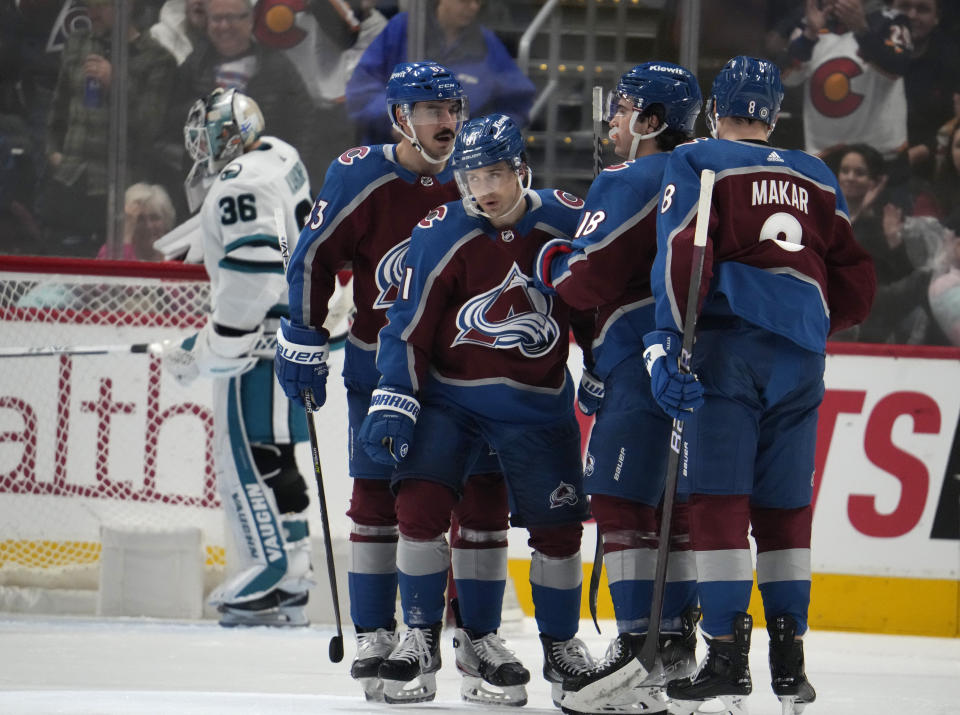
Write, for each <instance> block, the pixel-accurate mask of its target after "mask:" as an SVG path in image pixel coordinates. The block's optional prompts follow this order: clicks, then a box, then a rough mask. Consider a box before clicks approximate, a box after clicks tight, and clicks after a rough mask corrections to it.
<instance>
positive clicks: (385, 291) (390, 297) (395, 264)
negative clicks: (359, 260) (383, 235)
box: [373, 238, 410, 310]
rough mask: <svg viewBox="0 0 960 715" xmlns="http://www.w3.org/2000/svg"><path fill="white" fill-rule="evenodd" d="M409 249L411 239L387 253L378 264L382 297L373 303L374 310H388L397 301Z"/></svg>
mask: <svg viewBox="0 0 960 715" xmlns="http://www.w3.org/2000/svg"><path fill="white" fill-rule="evenodd" d="M408 248H410V239H409V238H408V239H407V240H406V241H401V242H400V243H398V244H397V245H396V246H394V247H393V248H391V249H390V250H389V251H387V252H386V253H385V254H384V256H383V258H381V259H380V262H379V263H378V264H377V272H376V280H377V288H378V289H379V290H380V295H378V296H377V299H376V300H375V301H373V308H374V310H386V309H387V308H389V307H390V306H391V305H393V303H394V301H396V300H397V293H398V292H399V291H400V283H401V282H402V281H403V260H404V259H405V258H406V257H407V249H408Z"/></svg>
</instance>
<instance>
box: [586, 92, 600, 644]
mask: <svg viewBox="0 0 960 715" xmlns="http://www.w3.org/2000/svg"><path fill="white" fill-rule="evenodd" d="M602 131H603V87H601V86H599V85H596V86H595V87H594V88H593V178H594V179H596V178H597V177H598V176H599V175H600V172H601V171H603V137H601V136H600V133H601V132H602ZM596 526H597V548H596V549H594V552H593V568H592V569H591V570H590V589H589V592H588V596H587V604H588V605H589V606H590V615H591V617H592V618H593V626H594V628H596V629H597V633H600V623H598V622H597V594H598V593H599V592H600V572H601V571H602V570H603V537H602V536H601V535H600V525H599V524H597V525H596Z"/></svg>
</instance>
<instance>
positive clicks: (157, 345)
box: [0, 335, 277, 358]
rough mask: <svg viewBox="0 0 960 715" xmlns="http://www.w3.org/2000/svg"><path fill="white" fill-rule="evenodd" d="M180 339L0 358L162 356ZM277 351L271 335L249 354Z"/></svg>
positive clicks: (8, 353)
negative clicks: (133, 354) (144, 354)
mask: <svg viewBox="0 0 960 715" xmlns="http://www.w3.org/2000/svg"><path fill="white" fill-rule="evenodd" d="M180 342H181V340H180V339H174V340H163V341H160V342H154V343H128V344H118V345H41V346H37V347H16V348H0V358H5V357H10V358H20V357H43V356H50V355H109V354H132V353H148V354H150V355H160V356H162V355H163V354H164V353H165V352H168V351H169V350H170V348H171V347H174V346H176V345H179V344H180ZM276 350H277V340H276V338H275V337H274V336H272V335H261V336H260V337H259V338H257V343H256V345H254V347H253V350H252V351H251V352H253V353H257V352H263V353H272V352H276Z"/></svg>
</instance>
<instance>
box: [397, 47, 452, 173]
mask: <svg viewBox="0 0 960 715" xmlns="http://www.w3.org/2000/svg"><path fill="white" fill-rule="evenodd" d="M445 100H455V101H457V102H459V105H457V109H456V114H457V128H456V132H457V133H459V131H460V128H461V127H462V126H463V122H465V121H466V119H467V117H468V116H469V110H468V106H469V105H468V102H467V95H466V93H465V92H464V91H463V86H462V85H461V84H460V80H458V79H457V77H456V75H455V74H454V73H453V72H451V71H450V70H448V69H447V68H446V67H444V66H443V65H441V64H437V63H436V62H428V61H424V62H400V63H399V64H397V65H396V66H394V68H393V73H392V74H391V75H390V79H389V80H387V114H388V115H389V116H390V123H391V124H392V125H393V128H394V129H396V130H397V131H398V132H400V134H402V135H403V136H404V137H406V138H407V139H408V140H410V142H411V143H412V144H413V146H414V147H415V148H416V149H417V151H419V152H420V153H421V154H422V155H423V156H424V158H426V159H427V160H428V161H430V162H432V163H443V162H445V161H446V160H447V159H449V158H450V154H447V155H446V156H444V157H440V158H438V157H431V156H430V155H429V154H427V153H426V152H424V151H423V147H422V146H421V144H420V141H419V139H418V138H417V131H416V125H417V124H428V123H434V122H436V118H435V117H433V116H432V115H430V114H429V113H427V114H423V115H422V116H421V115H420V114H418V113H417V112H416V111H415V107H414V105H416V104H417V102H430V101H434V102H436V101H445ZM398 107H399V109H400V114H401V116H403V118H404V119H406V121H407V124H408V125H409V126H410V133H407V132H406V131H405V130H404V128H403V127H402V126H401V125H400V123H399V122H398V121H397V112H396V110H397V108H398ZM451 151H452V150H451Z"/></svg>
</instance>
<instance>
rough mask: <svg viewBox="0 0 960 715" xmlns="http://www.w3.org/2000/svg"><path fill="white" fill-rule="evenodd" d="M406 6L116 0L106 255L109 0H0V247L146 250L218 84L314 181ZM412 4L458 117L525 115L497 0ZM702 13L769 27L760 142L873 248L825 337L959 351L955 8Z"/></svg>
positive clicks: (374, 129)
mask: <svg viewBox="0 0 960 715" xmlns="http://www.w3.org/2000/svg"><path fill="white" fill-rule="evenodd" d="M412 1H413V0H407V1H406V2H404V0H396V1H394V2H389V1H384V0H132V2H131V5H130V7H131V15H130V17H129V27H128V33H127V37H126V42H127V43H128V46H127V57H128V60H127V64H126V67H125V75H126V86H127V107H126V115H127V134H126V144H127V161H126V171H125V173H126V177H125V185H126V186H127V187H128V188H127V190H126V194H125V197H124V195H123V192H121V197H122V198H125V201H124V202H123V205H124V207H125V210H126V218H125V224H124V231H123V235H122V236H121V237H119V239H118V240H117V241H116V242H115V243H116V245H112V246H110V247H108V246H106V245H105V244H104V241H105V235H106V231H105V228H104V227H105V225H106V213H107V188H108V187H107V180H108V171H107V166H108V158H109V156H108V144H109V141H108V139H109V131H110V96H111V89H112V87H113V86H114V84H115V82H116V81H117V68H116V67H115V62H114V59H113V58H114V57H115V56H116V52H115V51H114V48H113V47H112V43H113V38H112V33H113V27H114V24H115V23H116V22H117V18H116V17H115V14H116V13H115V6H114V0H0V254H2V253H8V254H9V253H15V254H33V255H64V256H81V257H94V256H96V257H101V258H108V257H109V258H123V259H140V260H156V259H157V258H158V255H157V254H156V253H155V252H154V251H153V250H152V249H151V248H150V247H149V246H148V245H147V244H148V243H149V240H148V239H149V237H151V236H155V235H162V233H164V232H166V231H167V230H169V229H170V228H171V227H172V226H175V225H178V224H180V223H182V222H183V221H185V220H186V219H187V218H189V210H188V206H187V202H186V199H185V196H184V190H183V181H184V178H185V177H186V175H187V172H188V171H189V169H190V161H189V158H188V157H187V155H186V153H185V151H184V148H183V141H182V133H183V124H184V120H185V118H186V115H187V111H188V109H189V108H190V106H191V104H192V103H193V102H194V101H195V100H196V99H197V98H199V97H202V96H205V95H206V94H208V93H209V92H210V91H211V90H212V89H213V88H215V87H218V86H221V87H236V88H238V89H241V90H242V91H244V92H245V93H247V94H249V95H250V96H252V97H254V98H255V99H256V100H257V102H258V103H259V106H260V108H261V109H262V111H263V114H264V118H265V122H266V126H267V134H270V135H275V136H278V137H280V138H282V139H284V140H286V141H288V142H290V143H291V144H293V145H294V146H295V147H297V149H298V150H299V152H300V154H301V155H302V156H303V158H304V161H305V163H306V165H307V169H308V172H309V178H310V182H311V186H312V191H313V193H314V194H315V193H316V192H317V191H318V190H319V188H320V186H321V185H322V183H323V178H324V174H325V171H326V167H327V166H328V164H329V162H330V161H331V160H333V159H335V158H336V156H337V155H338V154H339V152H340V151H341V150H342V148H343V147H344V146H349V145H350V144H361V143H377V142H385V141H391V130H390V125H389V122H388V120H387V115H386V111H385V109H384V101H383V88H384V84H385V81H386V79H387V78H388V76H389V74H390V71H391V69H392V67H393V66H394V64H396V63H397V62H400V61H403V60H406V59H408V58H407V38H408V28H409V20H410V16H409V13H407V12H406V11H405V10H406V8H407V5H409V3H410V2H412ZM424 1H425V2H426V3H427V5H428V7H429V10H428V13H427V17H426V27H425V33H424V40H425V56H427V57H429V58H432V59H435V60H437V61H438V62H442V63H443V64H445V65H446V66H448V67H450V68H452V69H453V70H454V71H455V72H456V73H457V75H458V77H459V78H460V80H461V82H462V83H463V85H464V87H465V89H466V90H467V93H468V96H469V99H470V108H469V110H470V114H471V116H479V115H481V114H486V113H489V112H491V111H500V112H504V113H506V114H509V115H510V116H511V117H512V118H513V119H514V120H515V121H517V123H518V124H520V125H521V126H526V124H527V122H528V115H529V111H530V107H531V105H532V103H533V99H534V96H535V94H536V91H537V90H536V87H535V85H534V83H533V82H532V81H531V80H530V79H528V77H527V76H526V74H525V69H526V68H521V67H518V66H517V65H516V63H515V61H514V59H513V57H512V56H511V50H508V48H507V46H506V45H505V44H504V42H503V41H502V39H501V38H499V37H498V36H497V34H495V33H494V32H493V31H491V30H490V29H488V28H487V27H485V26H484V25H483V24H481V22H482V20H483V17H484V15H483V13H484V12H487V16H488V17H489V16H490V15H491V14H495V10H496V8H497V7H498V2H497V0H487V1H486V3H483V2H481V1H480V0H424ZM668 5H669V3H668ZM484 6H486V7H484ZM714 6H715V7H714ZM727 6H729V7H727ZM725 7H726V9H725ZM501 9H502V8H501ZM728 10H729V11H728ZM705 12H706V13H707V15H708V17H706V18H705V20H704V21H705V22H713V20H711V19H710V17H712V15H711V13H714V14H715V15H716V16H717V18H718V20H717V22H718V26H717V28H716V32H714V33H713V39H709V38H708V39H705V40H704V42H705V43H707V45H705V46H704V47H703V48H702V49H703V51H704V52H706V53H708V52H709V43H710V42H714V43H716V42H717V41H718V40H717V39H716V36H718V35H719V36H723V37H725V36H726V35H724V33H725V30H724V26H723V20H722V17H723V16H724V15H726V16H728V17H733V16H737V17H739V16H740V15H742V14H743V13H744V12H747V14H749V15H750V17H751V18H752V19H753V21H755V22H758V23H761V24H763V27H759V28H757V29H758V30H760V32H757V33H748V34H750V36H751V37H753V39H751V40H749V42H755V41H756V42H758V43H760V44H758V46H757V47H755V48H754V47H745V48H742V51H749V52H751V53H753V54H758V55H764V56H767V57H769V58H771V59H773V60H774V61H776V62H777V63H778V64H780V65H781V67H782V68H783V71H784V78H785V83H786V84H787V85H788V89H787V96H786V98H785V101H784V104H783V109H784V110H785V114H784V116H783V118H782V119H781V122H780V125H779V127H778V131H777V134H776V135H775V137H774V139H775V143H776V144H778V145H779V146H784V147H785V148H795V149H804V150H806V151H809V152H811V153H814V154H817V155H818V156H821V157H822V158H824V159H825V160H826V161H827V163H828V165H829V166H830V167H831V168H832V169H833V170H834V171H835V172H836V173H837V176H838V178H839V181H840V186H841V188H842V190H843V192H844V195H845V198H846V200H847V203H848V205H849V208H850V217H851V220H852V222H853V225H854V230H855V233H856V236H857V238H858V240H859V241H860V242H861V243H862V244H863V245H864V246H865V247H866V248H867V249H868V250H869V251H870V252H871V254H872V255H873V257H874V260H875V262H876V271H877V278H878V286H879V290H878V295H877V300H876V303H875V306H874V309H873V312H872V314H871V317H870V319H869V320H868V321H867V322H865V323H864V324H863V325H861V326H858V327H857V328H855V329H853V330H852V331H848V332H846V333H844V334H841V335H840V336H837V337H838V339H841V340H859V341H864V342H875V343H898V344H904V343H905V344H932V345H960V239H958V233H960V208H958V207H960V8H958V7H957V6H956V4H955V3H951V2H947V0H752V1H751V2H749V3H741V2H732V0H731V1H729V2H727V0H722V1H719V2H717V3H712V4H711V8H707V10H706V11H705ZM737 12H739V13H740V15H737ZM674 29H675V28H674ZM741 29H742V28H741ZM673 34H674V35H676V33H673ZM727 34H729V33H727ZM736 36H737V37H738V38H743V37H744V33H742V32H741V33H737V35H736ZM758 37H759V38H762V39H761V40H757V39H756V38H758ZM719 41H720V42H724V41H725V42H727V44H730V42H741V41H743V40H740V39H738V40H731V38H730V37H726V40H723V39H722V38H721V40H719ZM511 49H512V50H513V52H515V49H516V48H515V47H514V48H511ZM728 49H729V48H726V47H724V50H725V52H724V56H727V55H728V54H731V53H733V52H732V50H731V51H727V50H728ZM739 51H741V50H738V52H739ZM733 54H736V53H733ZM634 59H635V60H636V61H642V60H644V59H648V58H643V57H637V58H634ZM703 74H704V76H708V75H710V74H711V73H709V72H706V71H704V73H703ZM158 231H159V232H160V233H159V234H157V232H158Z"/></svg>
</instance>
